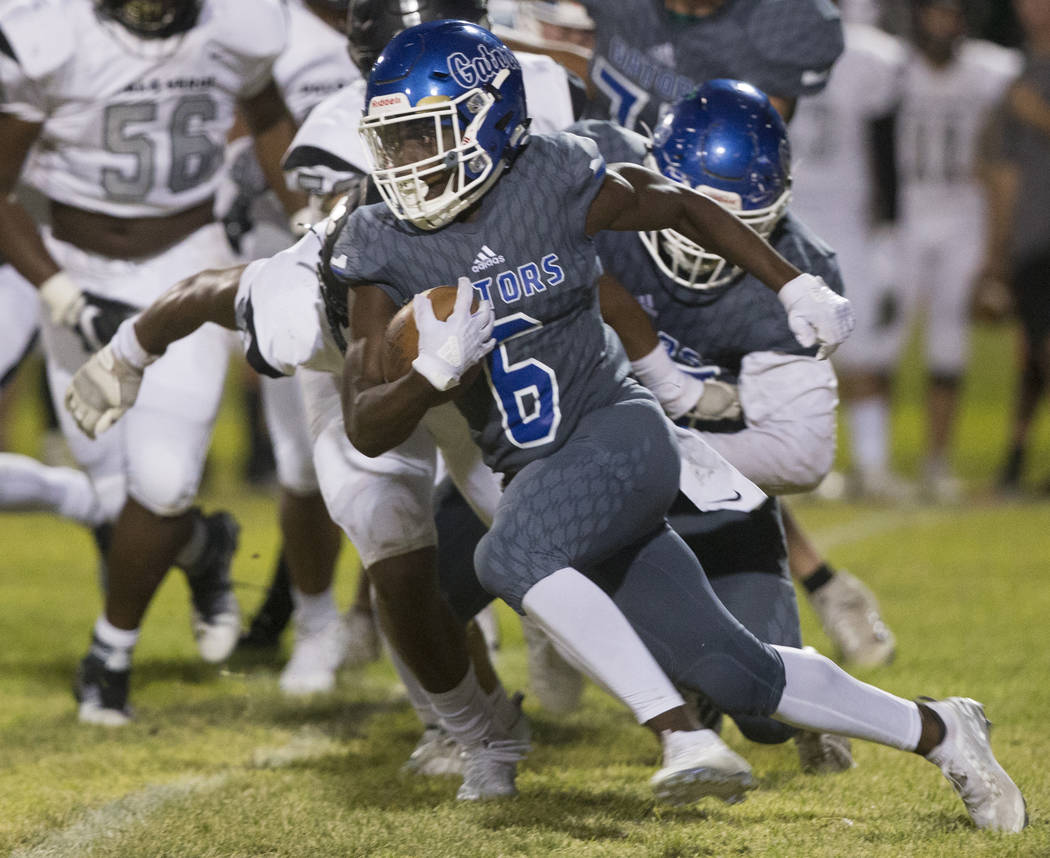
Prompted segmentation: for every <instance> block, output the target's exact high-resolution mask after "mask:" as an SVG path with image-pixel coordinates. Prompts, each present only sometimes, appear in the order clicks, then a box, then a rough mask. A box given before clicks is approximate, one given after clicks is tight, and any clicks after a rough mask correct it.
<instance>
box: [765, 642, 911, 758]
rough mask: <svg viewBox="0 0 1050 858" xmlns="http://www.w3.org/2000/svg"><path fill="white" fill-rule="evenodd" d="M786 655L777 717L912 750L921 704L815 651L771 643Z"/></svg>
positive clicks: (825, 731) (798, 724)
mask: <svg viewBox="0 0 1050 858" xmlns="http://www.w3.org/2000/svg"><path fill="white" fill-rule="evenodd" d="M773 648H774V649H775V650H776V651H777V652H779V653H780V657H781V658H782V659H783V660H784V671H785V674H786V677H785V681H784V694H783V696H782V697H781V698H780V705H779V706H778V707H777V711H776V712H774V713H773V715H774V717H775V718H776V719H777V720H779V721H784V722H785V723H787V724H791V725H792V726H795V727H804V728H806V729H808V730H816V731H818V732H822V733H840V734H842V735H844V736H852V737H853V738H855V739H867V740H868V741H870V742H878V743H879V744H880V745H889V746H890V747H891V748H900V749H901V750H902V751H914V750H915V748H916V746H917V745H918V744H919V737H920V735H921V733H922V716H921V715H920V714H919V707H918V705H917V704H915V703H913V702H912V701H910V700H905V699H904V698H902V697H897V696H895V695H893V694H890V693H888V692H886V691H883V690H882V689H880V688H876V687H875V686H874V685H868V684H867V683H866V682H861V681H860V680H859V679H854V678H853V677H852V676H850V675H849V674H848V673H846V671H844V670H843V669H842V668H840V667H839V666H838V665H837V664H835V663H834V662H833V661H831V659H828V658H825V657H824V656H822V655H820V653H817V652H810V651H808V650H802V649H794V648H793V647H786V646H776V645H774V647H773Z"/></svg>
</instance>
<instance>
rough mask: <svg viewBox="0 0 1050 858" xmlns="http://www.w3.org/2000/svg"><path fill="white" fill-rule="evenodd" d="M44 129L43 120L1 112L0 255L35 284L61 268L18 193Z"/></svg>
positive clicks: (43, 280) (42, 281)
mask: <svg viewBox="0 0 1050 858" xmlns="http://www.w3.org/2000/svg"><path fill="white" fill-rule="evenodd" d="M42 129H43V124H42V123H38V122H26V121H24V120H22V119H18V118H17V117H15V116H12V115H11V114H9V113H0V255H2V256H3V257H4V259H6V260H7V261H8V262H9V263H11V265H13V266H14V268H15V270H17V271H18V272H19V273H20V274H21V275H22V276H23V277H25V278H26V280H28V281H29V282H30V283H32V284H34V285H35V286H39V285H40V284H41V283H44V282H45V281H46V280H47V279H48V278H49V277H51V276H53V275H55V274H57V273H58V271H59V267H58V265H57V264H56V263H55V260H54V259H52V258H51V254H50V253H48V251H47V248H46V247H44V242H43V241H42V240H41V238H40V232H39V231H38V229H37V226H36V223H35V222H34V221H33V218H32V217H31V216H30V215H29V213H28V212H27V211H26V210H25V208H24V207H23V205H22V204H21V203H20V202H19V201H18V198H17V197H16V196H15V187H16V185H17V184H18V179H19V176H21V174H22V167H23V165H24V164H25V160H26V158H27V157H28V155H29V150H30V149H31V148H32V146H33V144H34V143H35V142H36V140H37V138H38V137H39V136H40V132H41V130H42Z"/></svg>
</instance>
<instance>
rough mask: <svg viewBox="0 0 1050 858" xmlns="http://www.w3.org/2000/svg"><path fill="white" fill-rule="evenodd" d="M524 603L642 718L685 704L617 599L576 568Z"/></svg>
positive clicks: (570, 654) (547, 581)
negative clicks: (618, 604)
mask: <svg viewBox="0 0 1050 858" xmlns="http://www.w3.org/2000/svg"><path fill="white" fill-rule="evenodd" d="M521 604H522V607H523V608H524V609H525V613H526V614H528V615H529V616H530V617H531V618H532V619H533V620H534V621H535V622H536V624H537V625H539V626H540V628H542V629H543V631H545V632H546V633H547V634H548V635H549V636H550V638H551V640H552V641H554V642H555V643H556V644H557V646H558V651H559V652H560V653H562V655H564V656H565V658H566V660H567V661H569V662H571V663H572V664H573V665H575V666H576V667H578V668H579V669H580V670H582V671H583V672H584V673H586V674H587V676H589V677H590V678H591V679H593V680H594V681H595V682H597V683H598V684H599V685H601V686H602V687H604V688H605V689H606V690H607V691H608V692H609V693H610V694H612V695H613V696H614V697H615V698H617V699H618V700H620V701H621V702H623V703H624V704H625V705H626V706H627V708H628V709H630V710H631V712H633V713H634V717H635V718H637V719H638V723H639V724H644V723H645V722H646V721H649V720H650V719H652V718H655V717H656V716H657V715H659V714H660V713H662V712H666V711H667V710H668V709H674V708H675V707H677V706H682V705H683V702H684V701H683V700H682V697H681V695H680V694H679V693H678V692H677V691H676V690H675V687H674V685H672V684H671V680H670V679H668V678H667V676H666V674H665V673H664V672H663V671H662V670H661V669H660V665H658V664H657V663H656V659H654V658H653V656H652V653H650V652H649V650H648V649H646V646H645V644H644V643H642V639H641V638H640V637H638V634H637V633H636V632H635V630H634V629H633V628H632V627H631V624H630V623H629V622H627V618H626V617H625V616H624V615H623V614H622V613H621V611H620V609H619V608H618V607H616V603H615V602H613V600H612V599H610V598H609V596H608V594H607V593H606V592H605V591H604V590H602V588H601V587H599V586H598V585H597V584H595V583H594V582H593V581H591V580H590V579H589V578H587V577H586V576H585V575H583V574H582V573H580V572H578V571H577V570H576V569H573V568H572V567H569V566H567V567H565V568H564V569H559V570H558V571H557V572H555V573H554V574H553V575H548V576H547V577H546V578H544V579H543V580H542V581H540V582H539V583H537V584H534V585H533V586H532V587H531V588H530V589H529V592H527V593H526V594H525V598H524V599H522V602H521Z"/></svg>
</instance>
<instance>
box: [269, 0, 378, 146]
mask: <svg viewBox="0 0 1050 858" xmlns="http://www.w3.org/2000/svg"><path fill="white" fill-rule="evenodd" d="M273 76H274V80H276V81H277V86H278V87H279V88H280V90H281V95H282V96H283V97H284V103H285V104H287V105H288V110H289V111H291V114H292V116H294V117H295V121H296V123H297V124H299V125H301V124H302V123H303V120H304V119H306V115H307V114H308V113H309V112H310V111H311V110H313V109H314V107H316V106H317V105H318V104H319V103H320V102H321V101H323V100H324V99H325V98H327V97H328V96H330V95H332V93H335V92H338V91H339V90H341V89H342V88H343V87H344V86H347V85H348V84H350V83H352V82H353V81H355V80H359V79H360V78H361V73H360V72H359V71H358V70H357V66H355V65H354V63H353V61H352V60H351V59H350V53H349V52H348V51H347V49H346V36H345V35H344V34H343V33H342V32H340V31H339V30H336V29H334V28H332V27H330V26H329V25H328V24H326V23H325V22H324V21H322V20H321V19H320V18H318V17H317V16H316V15H315V14H314V13H313V12H311V11H310V10H309V9H307V8H306V7H305V6H304V5H303V0H289V3H288V45H287V47H286V48H285V51H284V53H282V54H281V55H280V56H279V57H278V58H277V62H275V63H274V66H273Z"/></svg>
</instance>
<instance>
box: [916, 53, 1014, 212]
mask: <svg viewBox="0 0 1050 858" xmlns="http://www.w3.org/2000/svg"><path fill="white" fill-rule="evenodd" d="M1020 71H1021V56H1020V54H1019V53H1018V52H1016V51H1012V50H1008V49H1006V48H1002V47H999V46H998V45H994V44H992V43H991V42H984V41H979V40H968V41H966V42H964V44H963V45H962V47H961V48H960V50H959V53H958V56H957V57H956V58H955V59H954V60H953V61H952V62H951V63H950V64H949V65H948V66H946V67H944V68H936V67H934V66H932V65H931V64H930V63H929V62H928V61H927V60H926V59H925V58H924V57H923V56H921V55H920V54H919V53H918V52H917V51H914V52H912V54H911V55H910V57H909V60H908V63H907V67H906V70H905V77H904V88H903V97H902V100H901V105H900V114H899V117H898V120H897V140H896V147H897V166H898V170H899V177H900V188H901V204H902V212H901V213H902V215H903V216H904V217H908V216H910V215H913V214H922V215H929V216H932V217H943V216H945V215H947V216H949V217H950V216H953V215H956V214H958V215H962V214H963V213H966V214H967V216H972V215H973V213H974V212H975V210H976V208H975V207H977V206H978V205H979V191H978V188H977V185H976V183H975V180H974V167H975V161H976V152H977V140H978V135H979V133H980V130H981V127H982V125H983V123H984V121H985V119H986V118H987V116H988V113H989V111H990V110H991V109H992V107H993V106H994V105H995V104H996V103H997V102H998V101H999V99H1000V98H1001V97H1002V95H1003V93H1004V92H1005V91H1006V88H1007V86H1009V84H1010V82H1011V81H1012V80H1013V79H1014V78H1015V77H1017V75H1018V74H1020Z"/></svg>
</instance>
